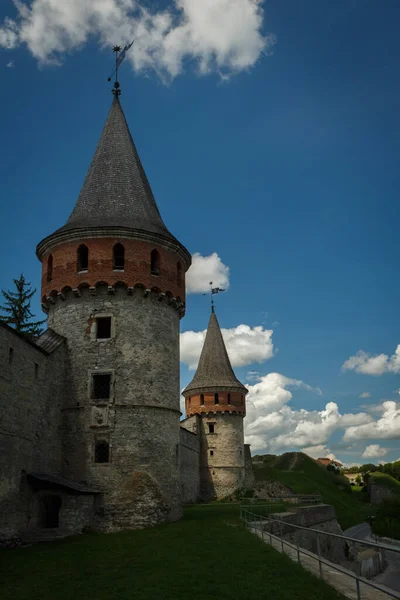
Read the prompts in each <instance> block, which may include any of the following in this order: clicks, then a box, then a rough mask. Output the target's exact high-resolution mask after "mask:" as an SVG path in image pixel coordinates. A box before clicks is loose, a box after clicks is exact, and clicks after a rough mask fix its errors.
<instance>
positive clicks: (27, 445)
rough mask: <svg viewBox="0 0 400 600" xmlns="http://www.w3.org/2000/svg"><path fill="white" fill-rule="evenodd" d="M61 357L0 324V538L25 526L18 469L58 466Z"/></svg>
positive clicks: (51, 470)
mask: <svg viewBox="0 0 400 600" xmlns="http://www.w3.org/2000/svg"><path fill="white" fill-rule="evenodd" d="M64 357H65V349H64V346H63V345H61V346H59V347H58V348H57V349H55V350H54V352H53V353H52V354H47V353H46V352H44V351H42V350H40V349H39V348H38V347H37V346H35V345H34V344H31V343H29V342H28V341H27V340H26V339H24V338H23V337H22V336H20V335H18V334H17V333H16V332H15V331H14V330H13V329H11V328H10V327H7V326H6V325H4V324H0V473H1V480H0V538H4V539H7V538H12V537H15V536H17V535H18V533H19V532H20V531H21V530H23V529H25V528H26V527H28V526H29V521H30V519H31V515H30V514H29V510H28V505H29V498H28V497H27V494H28V495H29V492H26V490H23V489H22V488H23V486H22V482H21V479H22V478H23V476H24V473H25V472H26V473H30V472H43V473H58V472H59V471H60V466H61V436H60V427H61V406H62V399H63V390H64Z"/></svg>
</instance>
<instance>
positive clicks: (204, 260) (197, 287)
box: [186, 252, 229, 294]
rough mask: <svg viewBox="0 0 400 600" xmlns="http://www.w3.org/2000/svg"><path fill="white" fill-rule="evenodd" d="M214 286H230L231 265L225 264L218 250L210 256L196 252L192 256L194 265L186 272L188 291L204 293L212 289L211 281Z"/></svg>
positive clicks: (189, 292) (224, 287)
mask: <svg viewBox="0 0 400 600" xmlns="http://www.w3.org/2000/svg"><path fill="white" fill-rule="evenodd" d="M211 281H212V284H213V287H219V288H222V289H225V290H226V289H228V288H229V267H227V266H226V265H224V263H223V262H222V260H221V259H220V257H219V256H218V254H217V253H216V252H213V253H212V254H210V255H209V256H202V255H201V254H199V253H198V252H195V253H194V254H193V256H192V265H191V267H190V269H189V270H188V272H187V273H186V291H187V293H188V294H202V293H206V292H209V291H210V282H211Z"/></svg>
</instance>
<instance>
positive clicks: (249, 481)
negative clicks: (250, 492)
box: [244, 444, 254, 488]
mask: <svg viewBox="0 0 400 600" xmlns="http://www.w3.org/2000/svg"><path fill="white" fill-rule="evenodd" d="M244 469H245V477H244V487H246V488H252V487H253V486H254V473H253V463H252V460H251V452H250V444H245V445H244Z"/></svg>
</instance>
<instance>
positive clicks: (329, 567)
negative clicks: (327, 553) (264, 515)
mask: <svg viewBox="0 0 400 600" xmlns="http://www.w3.org/2000/svg"><path fill="white" fill-rule="evenodd" d="M249 530H250V531H252V532H253V533H255V534H256V535H257V536H258V537H260V538H261V539H262V540H263V541H264V542H265V543H266V544H269V545H271V546H272V547H273V548H275V549H276V550H278V551H279V552H282V542H281V540H280V539H279V538H278V537H275V536H274V535H273V536H271V538H270V535H269V533H267V532H262V531H260V530H259V529H256V528H255V527H253V526H251V525H249ZM283 553H284V554H287V555H288V556H289V557H290V558H291V559H292V560H294V561H296V562H298V558H299V553H300V564H301V566H302V567H303V568H304V569H307V571H310V572H311V573H313V574H314V575H316V576H317V577H320V576H321V574H322V577H323V579H324V580H325V581H326V582H327V583H328V584H329V585H331V586H332V587H334V588H335V589H337V590H338V591H339V592H341V593H342V594H343V595H344V596H346V597H347V598H351V599H352V600H357V588H356V580H355V579H354V577H352V576H351V575H350V571H348V572H346V573H343V572H340V571H337V570H336V569H335V567H336V566H337V565H335V564H334V563H331V562H329V563H328V564H321V571H320V566H319V564H318V557H317V556H316V555H315V554H311V553H307V554H305V553H304V551H303V550H302V549H301V548H299V549H298V548H297V547H296V546H294V545H293V544H289V543H288V542H285V543H284V546H283ZM310 554H311V555H310ZM347 573H349V574H347ZM374 581H375V580H374ZM377 583H378V582H377ZM379 583H380V582H379ZM380 585H384V584H383V583H380ZM359 598H361V600H388V599H389V598H393V596H392V595H391V594H390V590H389V589H388V590H387V591H385V592H383V591H380V590H376V589H374V588H372V587H370V586H369V585H367V584H366V583H363V582H360V596H359Z"/></svg>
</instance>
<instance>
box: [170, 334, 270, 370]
mask: <svg viewBox="0 0 400 600" xmlns="http://www.w3.org/2000/svg"><path fill="white" fill-rule="evenodd" d="M206 333H207V330H206V329H205V330H204V331H185V332H184V333H181V340H180V341H181V362H183V363H185V364H187V365H188V366H189V369H190V370H194V369H196V367H197V364H198V362H199V358H200V354H201V350H202V348H203V344H204V340H205V337H206ZM221 333H222V337H223V338H224V341H225V345H226V349H227V352H228V354H229V358H230V361H231V364H232V366H233V367H243V366H245V365H250V364H252V363H255V362H258V363H261V362H264V361H265V360H268V359H269V358H272V356H273V355H274V344H273V342H272V334H273V331H272V330H270V329H264V328H263V327H262V326H261V325H260V326H257V327H250V326H249V325H238V326H237V327H233V328H232V329H221Z"/></svg>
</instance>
